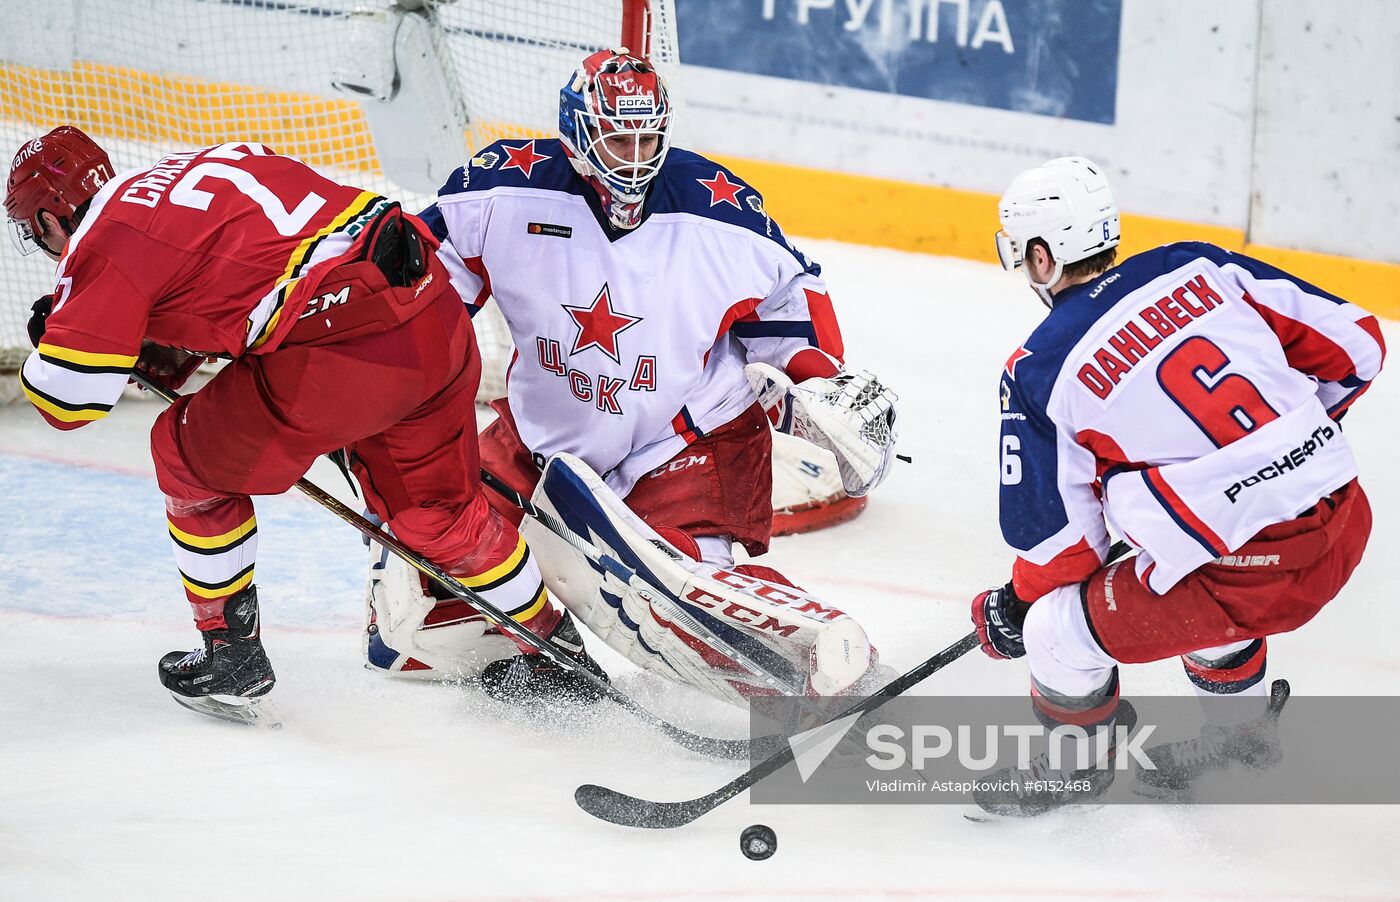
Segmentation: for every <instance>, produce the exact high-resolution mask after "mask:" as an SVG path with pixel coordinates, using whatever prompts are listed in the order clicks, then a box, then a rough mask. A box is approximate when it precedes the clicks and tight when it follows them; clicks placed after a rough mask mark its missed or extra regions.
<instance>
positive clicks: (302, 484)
mask: <svg viewBox="0 0 1400 902" xmlns="http://www.w3.org/2000/svg"><path fill="white" fill-rule="evenodd" d="M131 378H132V379H133V380H134V381H135V382H137V383H139V384H140V385H141V386H143V387H144V388H145V389H146V390H147V391H150V392H151V393H152V394H154V395H156V396H157V397H159V398H162V399H164V400H165V401H167V402H170V403H174V402H175V401H176V400H177V399H178V398H179V397H180V396H179V394H177V393H176V392H174V391H171V390H170V389H168V388H166V387H165V386H163V385H159V384H157V383H155V382H152V381H151V380H150V379H148V378H147V377H146V376H145V375H143V374H141V373H140V372H136V371H133V372H132V374H131ZM294 485H295V487H296V488H297V489H299V490H300V491H301V493H302V494H304V495H306V496H307V497H308V498H310V499H311V500H313V501H315V502H316V503H317V504H320V505H321V506H322V507H324V508H326V509H327V510H329V511H330V512H331V513H333V514H335V515H336V516H337V517H339V518H340V519H342V520H344V521H345V522H346V523H349V524H350V525H351V526H353V527H355V529H357V530H359V531H360V533H361V534H362V535H364V536H366V537H367V538H369V539H370V540H371V541H374V542H378V543H379V544H380V545H382V546H383V547H384V548H387V549H388V550H389V551H391V552H393V553H394V555H395V556H397V557H398V558H400V559H401V560H403V561H404V562H405V563H407V564H408V565H409V566H410V567H412V568H414V569H415V570H417V571H418V572H420V573H422V574H423V575H425V576H427V577H428V578H429V579H432V580H433V581H434V582H436V583H437V584H438V585H440V586H442V587H443V588H445V589H446V590H447V591H449V592H451V593H452V594H453V595H455V596H456V597H457V598H459V599H461V600H462V601H464V602H466V603H467V604H469V605H471V606H472V607H474V608H476V609H477V610H479V611H481V612H482V613H483V614H485V615H486V616H488V617H490V618H491V619H492V620H493V621H495V622H496V624H497V626H499V627H500V628H501V630H503V631H504V632H507V633H509V634H510V635H511V636H512V637H514V638H515V639H517V640H519V641H520V642H523V643H524V644H526V645H528V646H530V647H531V648H533V649H535V650H536V651H538V652H539V653H540V654H542V655H544V656H545V657H547V658H549V659H550V660H551V661H553V662H555V663H556V664H559V665H560V666H562V667H565V668H568V669H569V670H572V671H574V672H576V673H578V674H580V675H582V676H583V678H584V679H586V680H587V681H589V682H590V683H592V685H593V687H594V688H595V689H597V690H599V692H600V693H601V694H603V695H606V696H607V697H608V698H610V699H612V700H613V701H614V702H616V703H617V704H618V705H620V706H621V707H623V708H625V709H626V710H627V711H629V712H631V713H632V714H633V715H634V716H636V717H637V718H638V719H640V720H642V721H645V722H646V723H648V724H650V725H651V726H652V727H655V728H656V729H657V730H659V731H660V732H662V733H664V734H666V736H667V737H668V738H670V739H672V740H673V741H675V742H676V743H678V744H680V745H682V746H684V747H685V748H688V749H690V750H691V751H693V752H698V753H700V754H703V755H710V756H712V757H717V758H743V757H745V756H746V755H748V754H749V749H750V747H751V743H750V742H749V740H747V739H716V738H712V737H709V736H701V735H698V734H696V733H691V732H689V731H688V730H683V729H681V728H680V727H678V726H676V725H675V724H672V723H670V722H668V721H666V720H663V719H661V718H660V717H658V716H657V715H655V714H652V713H651V712H650V711H648V710H647V709H645V708H643V707H642V706H641V705H639V704H637V703H636V702H635V701H633V700H632V699H631V698H629V697H628V696H627V695H625V694H624V693H623V692H622V691H621V690H619V689H617V688H615V687H614V686H613V685H612V684H611V683H609V682H607V681H606V680H603V679H601V678H599V677H598V676H597V675H595V674H593V673H592V672H591V671H589V670H588V669H587V668H585V667H581V666H579V664H578V662H577V661H575V660H574V659H573V657H572V656H571V655H569V654H568V653H567V652H564V651H562V650H560V649H558V648H556V647H555V646H553V645H551V644H550V643H549V642H546V641H545V640H544V639H541V638H540V637H539V636H537V635H535V634H534V633H532V632H530V630H528V629H526V628H525V627H523V626H521V625H520V624H519V623H517V622H516V621H515V620H513V619H512V618H511V617H510V615H508V614H506V613H505V612H504V611H502V610H501V609H500V608H498V607H496V605H494V604H492V603H491V602H490V601H488V600H487V599H485V598H483V597H482V596H481V595H479V594H477V593H476V592H475V591H473V590H472V589H470V588H468V587H467V586H464V585H462V584H461V583H460V582H458V581H457V580H456V579H455V578H454V577H453V576H451V575H450V574H449V573H447V572H446V571H445V570H442V569H441V568H440V567H438V566H437V565H436V564H434V563H432V562H431V561H429V560H426V559H425V558H423V557H422V556H421V555H419V554H418V553H417V552H416V551H414V550H413V549H411V548H409V547H408V546H407V545H405V544H403V543H402V542H400V541H399V540H398V538H396V537H395V536H394V535H393V534H392V533H389V532H385V531H384V530H382V529H380V528H379V527H378V526H376V525H375V524H373V523H371V522H370V521H369V520H367V519H365V518H364V517H363V516H361V515H360V514H359V512H358V511H355V510H353V509H351V508H349V507H347V506H345V504H343V503H342V502H341V501H340V499H338V498H336V497H334V496H333V495H330V494H328V493H327V492H325V491H324V490H323V489H322V488H321V487H320V486H318V485H316V484H315V483H313V482H311V481H309V480H307V479H305V478H302V479H298V480H297V481H296V482H295V483H294Z"/></svg>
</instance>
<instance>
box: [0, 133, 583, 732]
mask: <svg viewBox="0 0 1400 902" xmlns="http://www.w3.org/2000/svg"><path fill="white" fill-rule="evenodd" d="M5 211H6V214H7V216H8V218H9V219H10V221H11V223H12V225H13V226H14V228H15V229H16V230H17V231H18V233H19V234H20V236H21V238H23V239H24V240H25V242H26V243H28V244H30V245H32V246H33V247H34V248H38V249H42V250H43V251H44V252H45V253H47V254H48V255H49V256H50V257H52V258H53V259H55V260H57V261H58V275H57V281H56V285H57V287H56V288H55V290H54V294H53V295H52V296H50V297H48V298H45V299H44V300H41V301H40V302H39V303H38V304H36V305H35V311H34V316H33V318H32V319H31V321H30V335H31V338H32V339H33V341H34V344H35V351H34V352H33V353H32V354H31V355H30V356H29V358H28V360H26V361H25V364H24V367H23V369H22V371H21V374H20V378H21V381H22V385H23V390H24V392H25V394H26V395H27V396H28V398H29V400H30V401H32V402H33V404H34V406H35V407H36V408H38V410H39V412H40V413H41V414H42V415H43V416H44V418H45V419H46V420H48V421H49V423H50V424H52V425H53V426H55V427H57V428H59V429H75V428H77V427H79V426H84V425H86V424H88V423H90V422H92V421H93V420H96V419H99V418H101V417H103V416H105V415H106V413H107V412H108V411H109V410H110V409H111V408H112V405H113V404H114V403H115V402H116V401H117V398H118V397H119V396H120V394H121V392H122V390H123V388H124V386H125V385H126V384H127V380H128V376H129V375H130V373H131V371H132V370H133V368H141V369H144V370H146V371H147V372H153V373H156V374H157V376H158V377H164V381H167V382H169V383H173V384H172V387H178V383H181V382H183V381H184V379H185V378H187V377H188V376H189V375H190V373H191V372H192V371H193V369H194V366H195V365H197V364H198V362H199V361H200V359H202V358H204V357H214V358H222V359H225V360H228V361H229V363H228V364H227V365H226V366H224V367H223V368H222V369H221V370H220V371H219V373H218V374H217V375H216V376H215V377H214V378H213V379H212V380H211V381H210V382H209V384H208V385H207V386H205V387H204V388H203V390H201V391H199V392H197V393H195V394H192V395H188V396H186V397H183V398H181V399H180V400H179V401H177V402H176V403H175V404H173V405H172V406H171V407H170V408H169V409H167V410H165V411H163V412H162V413H161V415H160V416H159V417H158V418H157V420H156V422H155V425H154V427H153V429H152V433H151V451H152V456H153V458H154V462H155V468H156V478H157V481H158V483H159V485H160V488H161V491H162V492H164V493H165V496H166V511H167V515H168V519H169V527H170V538H171V541H172V543H173V546H174V552H175V559H176V562H177V564H178V565H179V569H180V574H181V579H182V581H183V584H184V588H185V594H186V596H187V598H188V599H189V601H190V604H191V605H192V607H193V609H194V618H195V624H196V626H197V627H198V629H199V630H200V631H201V633H202V635H203V639H204V642H203V647H202V648H200V649H197V650H195V651H192V652H189V653H184V652H172V653H171V654H168V655H166V656H165V657H164V658H162V659H161V662H160V668H159V670H160V679H161V682H162V683H163V684H164V685H165V686H166V687H167V688H169V689H170V691H171V692H172V693H174V694H175V695H176V696H177V700H180V699H181V698H186V699H194V700H198V699H201V698H207V697H209V696H223V697H224V698H225V699H233V700H238V699H243V700H247V699H253V698H258V697H261V696H263V695H266V693H267V692H268V691H269V690H270V689H271V688H272V686H273V681H274V675H273V671H272V667H271V665H270V664H269V662H268V659H267V656H266V655H265V653H264V651H263V647H262V643H261V624H260V620H259V613H258V600H257V593H256V589H255V587H254V585H253V580H254V558H255V553H256V548H257V521H256V519H255V518H254V515H253V504H252V501H251V499H250V498H249V496H250V495H260V494H279V493H281V492H284V491H286V490H287V489H288V488H289V487H290V486H291V485H292V484H293V483H294V482H295V481H296V480H297V479H298V478H299V477H300V476H301V475H302V474H303V473H305V472H306V470H307V469H308V468H309V467H310V465H311V463H312V462H313V461H314V460H315V459H316V457H317V456H318V455H320V454H323V453H326V452H330V451H333V450H336V449H341V448H345V449H347V450H348V457H349V461H350V465H351V467H352V468H353V470H354V472H355V473H356V475H357V476H358V478H359V481H360V484H361V486H362V488H363V490H364V495H365V498H366V500H367V503H368V504H369V506H370V508H371V509H372V510H373V511H374V513H375V514H377V515H378V516H379V517H381V518H382V519H383V520H384V521H385V522H387V523H388V524H389V525H390V526H391V527H392V528H393V530H394V532H395V534H396V535H397V536H398V537H399V538H400V539H401V540H403V541H404V542H405V543H406V544H408V545H409V546H411V547H412V548H414V549H415V550H417V551H418V552H420V553H421V554H423V555H424V556H425V557H427V558H429V559H430V560H432V561H434V562H436V563H438V564H439V565H440V566H443V567H444V568H445V569H447V570H448V571H449V572H450V573H452V574H454V575H456V576H458V577H459V578H460V579H461V580H462V581H463V582H464V583H466V584H467V585H469V586H473V587H475V588H476V589H477V590H478V591H479V592H481V593H482V594H483V595H485V596H486V597H487V598H489V599H490V600H491V601H493V602H494V603H495V604H496V605H497V606H499V607H500V608H501V609H503V610H505V611H507V612H509V613H510V614H511V615H512V616H513V617H514V618H515V619H517V620H518V621H520V622H521V623H523V624H525V625H526V626H527V627H529V628H530V629H532V630H534V631H536V632H537V633H539V634H540V635H543V636H547V637H551V638H552V640H553V641H555V642H557V643H558V644H559V645H560V646H561V647H565V648H567V649H569V650H570V651H572V652H574V653H575V654H577V655H579V656H580V658H581V659H584V660H586V657H587V656H586V655H585V654H584V653H583V649H582V644H581V641H580V640H579V638H578V633H577V630H576V629H575V628H574V627H573V626H572V624H571V623H570V621H569V618H568V615H567V614H563V615H562V616H561V612H560V610H559V609H558V608H557V607H555V606H554V605H552V604H551V602H550V600H549V598H548V596H547V594H546V592H545V590H544V587H543V583H542V580H541V576H540V572H539V568H538V566H537V565H536V563H535V562H534V560H533V559H532V558H531V556H530V552H529V550H528V549H527V548H526V547H525V545H524V542H523V541H522V540H521V538H520V536H519V534H518V533H517V532H516V530H515V528H514V527H513V526H511V525H510V524H509V523H507V522H505V521H504V520H503V519H502V518H501V517H500V516H499V515H498V514H496V513H495V512H494V511H493V510H492V509H491V508H490V506H489V505H488V504H487V502H486V499H485V497H484V496H483V494H482V490H481V486H480V483H479V481H478V478H477V448H476V443H475V442H474V441H473V437H474V434H475V420H474V415H473V407H472V398H473V396H474V395H475V393H476V388H477V382H478V379H479V376H480V360H479V358H478V355H477V352H476V347H475V342H474V339H473V335H472V329H471V325H470V321H469V319H468V317H467V316H466V313H465V311H464V310H463V309H462V305H461V301H460V299H459V298H458V297H457V295H456V293H455V292H454V291H452V289H451V287H450V285H449V284H448V278H447V274H446V273H445V272H444V270H443V268H442V265H441V264H440V263H439V262H438V260H437V258H436V256H435V255H434V253H433V251H434V249H435V248H436V246H437V241H436V239H435V238H433V236H432V235H431V233H430V232H429V231H428V230H427V229H426V228H425V227H424V226H423V224H422V222H421V221H420V220H418V219H417V218H416V217H412V216H407V215H405V214H403V213H402V212H401V211H400V210H399V208H398V205H397V204H395V203H392V202H390V201H389V200H387V199H386V198H383V197H380V196H378V195H376V194H375V193H374V192H371V191H363V190H360V189H359V188H354V187H350V186H347V185H342V184H338V183H336V182H333V181H331V180H329V179H327V178H325V177H323V176H321V175H319V174H317V173H316V172H315V171H313V170H312V169H310V168H309V167H307V166H305V165H304V164H302V163H300V162H298V161H297V160H294V159H291V158H289V157H284V156H279V155H278V154H276V153H274V152H272V151H271V150H269V149H268V148H266V147H263V146H261V145H258V144H222V145H218V146H215V147H206V148H203V149H200V150H193V151H189V152H186V153H173V154H169V155H167V156H165V157H163V158H162V159H161V160H160V161H159V162H157V163H156V164H155V165H154V166H150V167H146V168H143V169H138V170H133V171H129V172H124V173H115V174H114V173H113V172H112V169H111V164H110V161H109V160H108V157H107V154H106V153H105V152H104V151H103V150H102V149H101V148H100V147H99V146H98V145H97V144H96V143H95V142H93V141H92V140H91V139H90V138H89V137H88V136H87V135H85V134H83V133H82V132H81V131H79V130H78V129H76V128H72V127H61V128H58V129H55V130H53V131H52V132H50V133H48V134H46V135H44V136H42V137H40V138H36V139H35V140H33V141H31V142H29V143H27V144H25V145H24V147H23V148H21V149H20V151H19V153H18V154H17V155H16V156H15V159H14V163H13V165H12V167H11V170H10V173H9V178H8V182H7V193H6V197H5ZM541 669H542V670H545V671H548V668H541ZM497 676H498V677H499V676H502V674H497ZM483 679H484V680H485V681H486V682H487V688H488V690H490V689H493V688H494V689H497V690H500V688H501V687H500V686H499V680H498V681H496V682H495V683H493V682H492V680H491V679H490V675H489V674H486V675H483ZM546 683H548V684H551V685H554V686H556V687H560V688H565V689H569V688H572V689H575V690H579V691H582V689H581V684H582V683H583V681H582V679H581V678H579V677H577V675H575V674H573V673H571V672H569V671H566V670H563V669H562V668H558V669H556V672H553V673H548V674H547V675H546V676H545V678H544V679H542V680H540V681H539V684H540V685H544V684H546ZM209 707H212V705H210V706H209Z"/></svg>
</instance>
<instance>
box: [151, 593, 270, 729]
mask: <svg viewBox="0 0 1400 902" xmlns="http://www.w3.org/2000/svg"><path fill="white" fill-rule="evenodd" d="M224 619H225V620H226V622H227V626H226V627H225V628H224V629H217V630H206V631H204V632H203V633H202V634H201V635H202V637H203V639H204V645H203V647H201V648H197V649H195V650H194V651H189V652H183V651H172V652H170V653H169V654H167V655H165V656H164V657H162V658H161V659H160V666H159V668H158V673H159V675H160V682H161V685H163V686H164V687H165V688H166V689H168V690H170V694H171V696H173V697H174V699H175V701H177V702H178V703H180V704H181V705H182V706H184V707H186V708H189V709H190V710H191V711H196V712H198V713H200V714H207V715H208V716H210V717H215V718H218V719H219V720H227V721H230V722H232V723H241V724H256V725H259V726H267V727H273V728H275V727H278V726H280V725H281V720H280V718H278V717H277V714H276V712H275V710H274V709H272V708H271V707H270V706H269V705H268V703H267V702H266V701H265V699H264V698H263V697H264V696H266V695H267V694H268V693H269V692H271V691H272V687H273V685H274V684H275V683H276V681H277V677H276V675H275V674H274V673H273V672H272V663H271V662H270V661H268V659H267V654H266V652H264V651H263V647H262V639H261V628H260V622H259V621H260V618H259V616H258V593H257V589H256V587H254V586H249V587H248V588H246V589H244V590H243V591H242V592H239V593H238V594H237V595H235V596H233V597H232V598H230V599H229V600H228V603H227V604H226V605H225V607H224Z"/></svg>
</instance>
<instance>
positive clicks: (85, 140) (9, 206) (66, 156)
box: [5, 125, 112, 253]
mask: <svg viewBox="0 0 1400 902" xmlns="http://www.w3.org/2000/svg"><path fill="white" fill-rule="evenodd" d="M111 177H112V161H111V160H110V159H108V157H107V152H106V151H105V150H103V149H102V148H101V147H99V146H98V144H97V142H96V141H94V140H92V139H91V138H89V137H88V136H87V135H85V134H83V133H82V131H80V130H79V129H77V128H74V127H73V126H71V125H61V126H59V127H58V128H56V129H54V130H53V131H51V132H49V133H48V134H47V135H44V136H43V137H42V138H35V139H34V140H33V141H30V142H28V143H27V144H25V145H24V146H23V147H21V148H20V149H19V153H17V154H15V159H14V162H13V163H11V164H10V177H9V178H8V179H7V180H6V182H5V215H6V216H7V217H8V218H9V220H10V223H11V225H12V227H13V229H14V232H15V235H16V236H17V238H18V239H19V244H20V250H21V252H22V253H29V252H30V251H34V250H37V249H38V248H39V243H38V241H37V239H36V238H35V236H36V235H39V234H42V233H43V228H42V226H41V224H40V223H39V213H40V211H43V210H47V211H48V212H49V213H51V214H53V215H54V216H56V217H58V219H59V221H60V222H62V223H63V224H64V227H65V228H67V229H69V231H72V229H74V228H76V224H75V223H73V222H72V220H73V214H74V212H76V211H77V209H78V208H79V207H81V206H82V205H83V204H85V203H87V202H88V201H90V200H92V198H93V196H94V195H95V194H97V191H98V189H99V188H101V187H102V186H103V185H104V184H106V183H107V181H108V180H109V179H111Z"/></svg>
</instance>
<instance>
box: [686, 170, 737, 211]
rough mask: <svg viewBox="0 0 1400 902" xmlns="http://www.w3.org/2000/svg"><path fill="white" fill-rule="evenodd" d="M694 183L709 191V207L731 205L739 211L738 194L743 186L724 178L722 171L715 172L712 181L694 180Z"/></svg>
mask: <svg viewBox="0 0 1400 902" xmlns="http://www.w3.org/2000/svg"><path fill="white" fill-rule="evenodd" d="M696 181H697V182H699V183H700V184H702V185H704V186H705V187H706V188H707V189H709V192H710V206H712V207H713V206H714V205H715V204H719V203H725V204H731V205H732V206H733V207H734V209H736V210H737V209H739V192H740V191H743V190H744V186H743V185H741V184H739V183H738V182H731V181H730V180H729V179H728V178H726V177H725V175H724V170H723V169H720V170H717V171H716V172H715V177H714V178H712V179H696Z"/></svg>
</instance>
